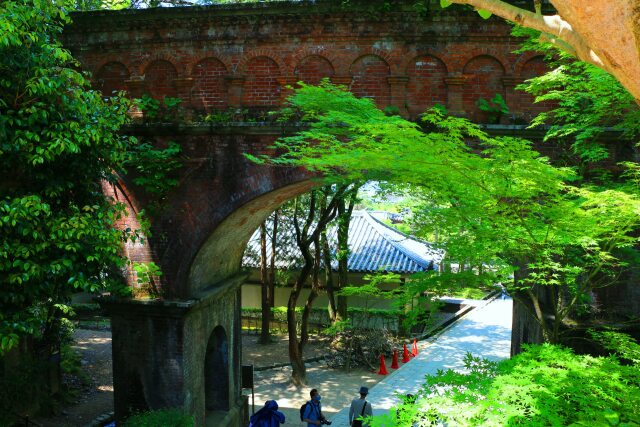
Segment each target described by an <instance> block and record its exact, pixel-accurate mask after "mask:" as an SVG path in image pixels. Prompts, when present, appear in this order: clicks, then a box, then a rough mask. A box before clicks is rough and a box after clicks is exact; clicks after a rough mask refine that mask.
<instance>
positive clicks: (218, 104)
mask: <svg viewBox="0 0 640 427" xmlns="http://www.w3.org/2000/svg"><path fill="white" fill-rule="evenodd" d="M226 75H227V68H226V67H225V65H224V64H223V63H222V62H220V61H219V60H218V59H216V58H205V59H203V60H202V61H200V62H198V63H197V64H196V65H195V67H194V68H193V71H192V73H191V76H192V77H193V79H194V85H193V90H192V92H191V102H192V103H193V107H194V108H195V109H197V110H204V111H207V112H208V111H211V110H215V109H224V108H226V107H227V85H226V82H225V76H226Z"/></svg>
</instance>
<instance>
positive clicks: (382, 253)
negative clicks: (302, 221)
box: [242, 211, 444, 274]
mask: <svg viewBox="0 0 640 427" xmlns="http://www.w3.org/2000/svg"><path fill="white" fill-rule="evenodd" d="M281 221H282V222H281V224H280V225H279V231H278V238H279V239H281V241H283V242H284V241H286V240H288V241H290V242H291V243H290V244H288V245H286V247H285V248H284V249H283V250H281V251H280V252H279V253H278V256H277V257H276V267H277V268H279V269H285V268H288V269H295V268H297V267H300V265H301V260H300V252H299V251H298V249H297V246H296V244H295V240H294V239H293V236H294V233H295V231H294V229H293V226H292V225H287V221H286V218H285V219H282V220H281ZM267 227H268V229H269V230H270V229H271V227H270V225H269V224H268V225H267ZM268 233H270V231H268ZM336 234H337V227H335V226H332V227H331V228H330V229H329V230H328V234H327V237H328V239H329V242H330V243H329V244H330V246H331V247H332V251H335V246H336V240H337V239H336ZM348 242H349V250H350V254H349V258H348V267H349V271H351V272H357V273H373V272H390V273H399V274H410V273H416V272H419V271H425V270H429V269H434V268H435V269H437V268H438V266H439V264H440V262H441V260H442V257H443V255H444V254H443V252H442V251H441V250H438V249H435V248H434V247H433V246H432V245H431V244H430V243H427V242H424V241H422V240H418V239H416V238H413V237H411V236H407V235H406V234H403V233H401V232H399V231H397V230H395V229H393V228H391V227H389V226H388V225H386V224H384V223H382V222H380V221H378V220H377V219H375V218H374V217H373V216H371V215H370V214H369V213H368V212H366V211H354V212H353V215H352V218H351V223H350V225H349V240H348ZM259 254H260V232H259V230H256V232H255V233H254V234H253V236H251V239H250V240H249V244H248V245H247V250H246V252H245V256H244V258H243V260H242V265H243V266H245V267H255V268H257V267H259V256H258V255H259ZM267 257H269V249H268V250H267ZM332 264H333V265H332V267H333V269H334V270H335V269H336V268H337V261H333V263H332Z"/></svg>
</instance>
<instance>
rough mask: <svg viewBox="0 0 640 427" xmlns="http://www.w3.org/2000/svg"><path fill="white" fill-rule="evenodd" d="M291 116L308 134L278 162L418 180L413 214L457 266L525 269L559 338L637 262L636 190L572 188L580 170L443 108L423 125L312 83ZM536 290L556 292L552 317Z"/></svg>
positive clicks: (526, 292) (528, 287) (524, 279)
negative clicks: (595, 294)
mask: <svg viewBox="0 0 640 427" xmlns="http://www.w3.org/2000/svg"><path fill="white" fill-rule="evenodd" d="M285 114H289V115H293V116H295V117H299V118H301V119H302V120H304V121H307V122H308V129H307V130H303V131H301V132H299V133H298V134H297V135H295V136H291V137H286V138H282V139H281V140H280V142H279V143H278V148H280V149H282V150H283V152H284V154H283V155H282V156H280V157H279V158H278V159H275V160H273V162H275V163H277V164H284V165H304V166H305V167H307V168H310V169H312V170H315V171H319V172H322V173H323V174H325V175H341V176H343V177H346V178H347V179H351V180H364V179H367V178H368V179H375V180H380V181H390V182H395V183H399V184H403V185H408V186H410V187H411V189H412V191H413V192H414V194H416V195H417V196H418V197H419V198H421V199H422V204H421V206H418V207H417V211H418V212H417V213H416V212H414V215H417V216H418V218H420V217H423V218H428V219H426V220H425V221H424V222H423V232H424V231H426V229H428V228H431V230H428V231H429V232H432V231H433V229H434V228H435V229H437V230H438V233H439V244H440V245H442V246H443V248H444V249H446V251H447V256H448V257H449V259H450V261H453V262H455V263H458V264H460V263H461V262H464V263H465V264H468V265H471V266H475V272H477V273H482V274H484V275H490V277H491V279H493V280H495V279H499V278H500V277H502V279H503V280H506V277H508V276H509V275H511V274H512V273H514V272H520V273H521V274H518V275H517V278H516V280H515V281H514V282H513V283H512V285H511V288H512V290H513V291H514V294H515V295H516V296H519V297H520V298H521V299H522V301H523V302H524V303H525V305H526V306H527V307H528V308H529V309H530V310H531V312H532V314H533V315H534V316H535V317H536V318H537V319H538V321H539V322H540V324H541V327H542V329H543V331H544V334H545V338H546V339H548V340H550V341H557V340H558V339H559V335H560V334H561V329H562V328H561V326H562V322H564V321H565V320H566V319H567V317H568V316H569V315H571V314H573V313H575V311H576V310H577V308H578V306H579V305H580V304H581V303H582V302H584V301H585V299H586V300H588V298H589V294H590V292H591V291H592V290H593V289H595V288H598V287H601V286H607V285H609V284H611V283H613V282H614V281H615V279H616V277H617V275H618V274H619V273H620V271H621V270H622V269H623V268H624V267H625V265H626V263H625V260H624V259H623V258H622V257H621V256H620V251H622V250H624V249H626V248H631V247H632V246H633V245H634V244H635V242H636V238H635V237H634V232H635V230H637V228H638V225H639V218H640V217H639V216H638V213H639V212H640V200H639V199H638V198H637V196H636V195H634V194H633V192H628V191H626V190H625V189H611V188H599V187H596V186H589V185H586V184H584V183H580V186H577V185H573V184H572V182H573V181H575V180H576V179H577V178H578V175H577V174H576V172H575V171H574V170H572V169H570V168H566V167H555V166H553V165H551V164H550V163H549V161H548V159H546V158H543V157H541V156H540V155H539V154H538V153H537V152H536V151H534V150H533V149H532V148H531V143H530V142H528V141H525V140H523V139H519V138H513V137H498V138H494V137H490V136H489V135H488V134H486V133H485V132H483V131H482V130H481V129H480V128H479V127H478V126H476V125H474V124H472V123H470V122H468V121H467V120H464V119H459V118H454V117H450V116H447V115H446V114H445V111H444V110H443V108H441V107H439V108H433V109H431V110H429V111H428V112H427V113H426V114H425V115H424V116H423V122H424V124H423V126H422V127H421V126H420V125H418V124H416V123H412V122H408V121H406V120H404V119H402V118H400V117H397V116H386V115H385V114H384V113H383V112H381V111H380V110H378V109H376V108H375V106H374V105H373V103H372V102H371V101H370V100H368V99H357V98H355V97H354V96H353V95H351V94H350V93H348V92H346V91H344V90H343V89H341V88H339V87H336V86H333V85H331V84H329V83H324V84H323V85H321V86H320V87H311V86H304V85H303V86H302V87H301V88H300V89H299V90H297V91H296V93H295V94H294V95H293V96H292V97H291V98H290V107H289V109H288V110H286V111H285ZM425 234H427V233H425ZM483 266H486V267H485V268H483ZM445 278H446V277H439V278H437V279H434V280H439V281H442V280H443V279H445ZM536 286H545V287H547V288H548V289H550V291H551V292H553V301H554V304H553V307H552V308H551V309H550V310H551V312H552V316H551V317H549V316H546V315H545V313H543V312H542V310H541V309H540V301H538V297H537V296H536V295H535V293H534V292H532V290H533V289H534V288H535V287H536Z"/></svg>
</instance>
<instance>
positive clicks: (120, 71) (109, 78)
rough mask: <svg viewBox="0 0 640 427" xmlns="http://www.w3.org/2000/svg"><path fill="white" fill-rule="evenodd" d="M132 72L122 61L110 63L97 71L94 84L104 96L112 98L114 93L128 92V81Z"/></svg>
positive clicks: (106, 63)
mask: <svg viewBox="0 0 640 427" xmlns="http://www.w3.org/2000/svg"><path fill="white" fill-rule="evenodd" d="M130 77H131V72H130V71H129V69H128V68H127V66H126V65H124V64H123V63H122V62H120V61H108V62H105V63H104V64H102V65H101V66H100V67H98V68H97V69H96V72H95V74H94V75H93V82H94V84H95V87H97V88H98V89H99V90H100V91H101V92H102V95H103V96H111V95H112V94H113V92H114V91H120V90H126V89H127V87H126V81H127V80H128V79H129V78H130Z"/></svg>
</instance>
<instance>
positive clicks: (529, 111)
mask: <svg viewBox="0 0 640 427" xmlns="http://www.w3.org/2000/svg"><path fill="white" fill-rule="evenodd" d="M340 3H341V2H338V1H335V2H331V1H329V2H313V1H312V2H282V3H280V2H278V3H258V4H252V5H234V6H212V7H188V8H172V9H149V10H125V11H118V12H113V11H102V12H91V13H82V14H75V15H74V16H73V19H74V23H73V24H72V25H70V26H69V27H68V28H67V29H66V31H65V35H64V38H65V45H66V46H67V47H68V48H69V49H70V50H71V51H72V53H73V54H74V55H75V57H76V58H77V59H78V60H79V61H80V62H81V64H82V67H83V68H84V69H85V70H87V71H89V72H91V73H92V75H93V79H94V83H95V85H96V87H97V88H99V89H100V90H102V91H103V93H104V94H105V96H109V95H110V94H112V93H113V91H114V90H126V91H127V92H128V93H129V95H130V96H132V97H140V96H141V95H143V94H145V93H146V94H150V95H151V96H153V97H155V98H158V99H161V98H163V97H165V96H169V97H179V98H181V99H182V100H183V105H185V106H187V107H188V109H189V110H190V116H191V119H192V120H193V121H194V122H197V121H198V117H201V115H204V114H207V113H213V112H215V111H221V110H228V109H241V110H244V109H247V110H249V114H255V115H259V114H260V113H261V112H264V111H266V110H273V109H275V108H277V107H278V106H279V105H281V104H282V102H283V99H284V98H285V96H286V95H287V93H288V91H289V90H288V89H287V86H289V85H293V84H295V83H296V82H297V81H303V82H307V83H318V82H319V81H320V79H321V78H325V77H327V78H329V79H330V80H331V81H332V82H334V83H338V84H342V85H346V86H348V87H349V88H350V89H351V91H353V92H354V93H355V94H356V95H358V96H366V97H371V98H373V99H374V100H375V102H376V103H377V105H378V106H379V107H380V108H385V107H388V106H394V107H396V108H397V110H398V111H399V112H400V113H401V114H403V115H405V116H409V117H416V116H417V115H418V114H419V113H421V112H422V111H424V110H425V109H427V108H428V107H430V106H433V105H434V104H436V103H440V104H443V105H446V106H447V108H448V109H449V111H450V112H453V113H455V114H458V115H465V116H467V117H469V118H471V119H472V120H475V121H478V122H484V121H486V119H487V117H486V116H483V113H482V112H481V111H479V110H478V108H477V107H476V105H475V103H476V100H478V99H479V98H480V97H483V98H486V99H489V98H491V97H493V96H494V95H495V94H497V93H499V94H501V95H502V96H503V97H504V98H505V99H506V102H507V105H508V106H509V111H510V114H509V115H508V117H503V118H502V122H503V124H518V123H523V122H526V121H528V120H529V119H530V118H531V117H533V116H534V115H535V113H536V112H537V111H539V109H540V108H541V107H539V106H534V105H532V103H531V101H532V100H531V97H530V96H528V95H527V94H525V93H523V92H519V91H516V90H515V86H516V85H517V84H518V83H520V82H522V81H523V80H524V79H526V78H529V77H532V76H535V75H538V74H540V73H541V72H542V71H543V70H544V64H543V62H542V58H541V57H540V56H535V55H532V54H527V55H516V54H514V53H512V52H513V51H514V50H515V49H516V48H517V46H518V40H517V39H515V38H513V37H511V36H510V27H509V26H508V25H506V24H505V23H504V22H503V21H502V20H500V19H497V18H491V19H489V20H482V19H481V18H480V17H479V16H478V15H477V14H476V13H474V12H473V11H471V10H469V11H465V10H463V9H461V8H451V10H449V9H447V10H445V11H443V10H440V8H439V7H437V6H435V5H434V6H433V7H432V8H431V10H428V11H426V12H425V13H421V14H418V13H416V12H415V11H414V10H413V9H411V8H410V7H407V8H402V7H400V8H397V9H395V10H391V11H384V12H372V11H368V12H367V11H357V10H350V9H346V8H344V7H342V6H340V5H339V4H340ZM283 131H286V129H284V128H283V127H281V126H275V125H257V124H250V123H249V124H247V123H244V124H224V123H222V124H220V123H217V124H207V125H192V126H190V125H180V126H179V125H175V126H165V127H155V128H145V129H143V131H141V133H146V134H147V136H150V137H153V138H155V140H156V143H157V144H163V143H166V141H168V140H172V141H176V142H178V143H179V144H180V145H181V147H182V150H183V154H184V156H185V157H186V160H185V166H184V168H183V169H182V170H181V172H180V177H179V184H178V186H177V187H176V188H175V189H174V190H173V191H172V192H171V194H170V195H169V197H168V200H167V201H166V208H165V209H164V210H162V211H161V212H160V213H159V214H157V215H156V216H155V217H153V218H152V227H151V229H152V232H153V233H152V236H151V237H150V238H149V239H148V241H147V242H146V244H145V245H144V246H141V245H129V246H127V248H126V250H127V253H128V255H129V257H130V259H131V260H132V261H154V262H155V263H157V264H159V265H160V266H161V268H162V271H163V276H162V287H163V290H164V291H165V293H166V294H168V295H171V296H172V298H167V299H165V300H163V301H147V302H144V301H119V302H118V301H111V302H105V306H107V307H108V308H109V310H110V311H111V314H112V332H113V363H114V387H115V411H116V418H117V419H119V420H120V419H123V418H124V417H126V416H127V415H128V414H129V413H131V411H136V410H145V409H156V408H162V407H167V406H175V407H182V408H184V409H185V410H186V411H188V412H189V413H191V414H193V415H194V416H195V419H196V421H197V425H215V426H240V425H246V417H247V405H246V400H244V399H243V398H242V396H241V389H240V387H241V384H240V377H241V375H240V364H241V341H240V339H241V338H240V284H241V283H242V281H243V276H241V275H240V274H239V271H240V260H241V256H242V253H243V250H244V248H245V245H246V242H247V241H248V239H249V237H250V235H251V233H252V232H253V231H254V230H255V229H256V228H257V227H258V225H259V224H260V223H261V222H262V221H263V220H264V218H265V217H266V216H267V215H268V214H269V213H270V212H271V211H273V210H274V209H275V208H276V207H277V206H278V205H280V204H281V203H282V202H284V201H285V200H287V199H290V198H292V197H294V196H296V195H298V194H301V193H303V192H306V191H308V190H309V189H310V188H311V187H312V185H313V184H312V183H311V181H310V176H309V174H308V173H306V172H305V171H302V170H297V169H283V168H280V169H276V168H271V167H266V166H258V165H255V164H252V163H250V162H248V161H247V160H246V159H245V158H244V157H243V155H242V154H243V153H245V152H251V153H254V154H255V153H263V152H268V146H269V145H270V144H271V143H272V142H273V141H274V140H275V138H277V137H278V136H280V135H281V134H282V133H283ZM121 184H122V185H121V186H120V187H119V190H114V189H110V190H109V191H112V192H113V194H115V197H117V198H118V199H120V200H123V201H125V202H126V203H127V204H128V205H129V206H130V208H131V210H132V212H134V213H135V212H137V211H138V210H139V209H141V208H142V207H144V206H145V203H146V202H147V199H146V196H145V195H144V194H143V193H142V192H141V191H140V189H137V188H135V186H133V185H131V183H128V182H126V181H123V182H122V183H121ZM123 225H124V226H130V227H136V226H137V225H136V224H135V219H134V217H133V215H132V216H131V217H129V218H128V219H127V223H126V224H123ZM129 279H130V280H131V281H132V283H135V280H134V279H135V278H134V277H130V278H129ZM515 326H516V327H524V326H517V325H515ZM535 333H536V332H535V331H530V332H527V334H528V335H529V336H531V335H533V334H535Z"/></svg>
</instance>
